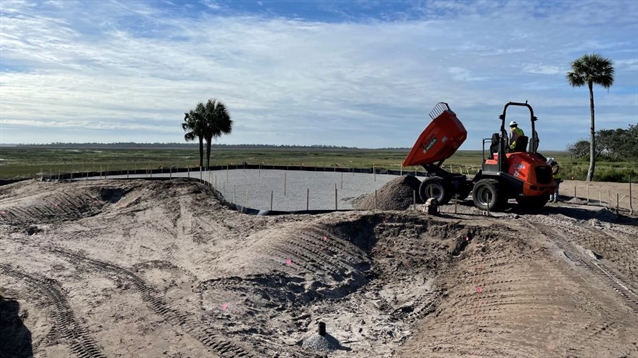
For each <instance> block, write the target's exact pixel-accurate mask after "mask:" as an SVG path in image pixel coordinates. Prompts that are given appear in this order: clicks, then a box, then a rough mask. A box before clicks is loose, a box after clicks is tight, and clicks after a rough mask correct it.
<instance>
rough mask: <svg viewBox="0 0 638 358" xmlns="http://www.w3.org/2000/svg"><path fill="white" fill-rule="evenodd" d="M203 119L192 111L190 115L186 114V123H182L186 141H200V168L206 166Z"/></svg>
mask: <svg viewBox="0 0 638 358" xmlns="http://www.w3.org/2000/svg"><path fill="white" fill-rule="evenodd" d="M202 124H203V123H202V117H201V116H200V115H199V113H197V112H195V111H193V110H190V111H189V112H188V113H184V123H182V129H183V130H184V131H186V134H184V140H186V141H187V142H190V141H192V140H195V138H198V139H199V167H200V168H201V167H203V166H204V132H203V130H202V129H203V127H202Z"/></svg>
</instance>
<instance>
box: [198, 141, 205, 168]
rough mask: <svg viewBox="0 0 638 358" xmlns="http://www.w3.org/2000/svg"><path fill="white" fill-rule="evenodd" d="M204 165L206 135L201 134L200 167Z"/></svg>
mask: <svg viewBox="0 0 638 358" xmlns="http://www.w3.org/2000/svg"><path fill="white" fill-rule="evenodd" d="M203 166H204V137H203V136H201V135H200V136H199V167H200V168H201V167H203Z"/></svg>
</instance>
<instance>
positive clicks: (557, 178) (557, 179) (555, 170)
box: [547, 157, 563, 203]
mask: <svg viewBox="0 0 638 358" xmlns="http://www.w3.org/2000/svg"><path fill="white" fill-rule="evenodd" d="M547 164H549V165H550V166H551V167H552V175H553V176H554V183H556V189H555V190H554V194H551V195H550V196H549V201H550V202H554V203H557V202H558V187H559V186H560V183H562V182H563V179H561V177H562V174H561V173H560V165H558V162H557V161H556V160H555V159H554V158H551V157H550V158H547Z"/></svg>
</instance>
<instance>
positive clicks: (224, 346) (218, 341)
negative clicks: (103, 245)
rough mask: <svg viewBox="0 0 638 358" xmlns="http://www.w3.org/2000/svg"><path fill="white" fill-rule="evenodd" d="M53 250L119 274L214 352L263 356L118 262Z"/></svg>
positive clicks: (227, 357) (229, 357) (237, 357)
mask: <svg viewBox="0 0 638 358" xmlns="http://www.w3.org/2000/svg"><path fill="white" fill-rule="evenodd" d="M50 251H51V252H53V253H56V254H58V255H61V256H64V257H66V258H67V259H68V260H69V261H70V262H72V263H73V264H75V265H81V264H87V265H89V266H91V267H93V268H94V269H95V270H97V271H100V272H104V273H109V274H115V275H117V276H118V277H119V278H121V279H124V280H126V281H129V282H130V283H131V284H132V285H133V287H134V288H135V290H137V291H138V292H139V293H140V294H141V296H142V300H143V301H144V302H146V304H147V305H148V306H149V307H150V308H151V309H152V310H153V312H155V313H156V314H158V315H160V316H162V317H164V318H165V319H166V320H167V321H168V322H169V323H170V324H172V325H173V326H176V327H181V328H182V329H183V330H184V331H185V332H186V333H188V334H189V335H191V336H192V337H193V338H195V339H197V340H198V341H199V342H200V343H202V344H203V345H204V346H205V347H206V348H207V349H208V350H209V351H210V352H212V353H214V354H217V355H218V356H220V357H223V358H250V357H254V358H257V357H261V354H260V353H259V352H256V351H253V350H251V349H249V348H246V347H244V346H243V345H242V346H241V347H240V346H239V345H237V344H236V343H233V342H231V341H229V339H228V337H223V336H221V335H219V334H217V332H216V330H215V329H213V328H212V327H207V326H203V325H202V323H201V322H198V321H196V320H195V319H194V318H192V317H190V316H188V315H187V314H185V313H182V312H179V311H177V310H174V309H172V308H170V307H169V305H168V304H167V303H166V302H165V301H164V299H163V298H161V297H160V295H159V293H158V292H157V291H156V290H155V289H153V288H152V287H151V286H150V285H149V284H147V283H146V281H144V280H143V279H142V278H141V277H139V276H137V275H135V274H134V273H133V272H131V271H129V270H127V269H125V268H123V267H120V266H116V265H114V264H110V263H107V262H103V261H99V260H95V259H91V258H88V257H86V256H83V255H81V254H78V253H74V252H70V251H67V250H63V249H60V248H52V249H51V250H50Z"/></svg>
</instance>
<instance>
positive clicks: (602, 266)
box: [0, 179, 638, 358]
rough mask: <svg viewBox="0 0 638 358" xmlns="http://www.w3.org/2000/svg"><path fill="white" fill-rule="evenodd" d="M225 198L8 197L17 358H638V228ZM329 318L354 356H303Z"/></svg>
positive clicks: (173, 186) (10, 298) (6, 237)
mask: <svg viewBox="0 0 638 358" xmlns="http://www.w3.org/2000/svg"><path fill="white" fill-rule="evenodd" d="M211 194H212V192H211V189H209V188H206V187H204V186H203V185H201V184H197V183H193V182H190V181H188V180H186V179H175V180H172V181H144V180H132V181H108V180H107V181H91V182H83V183H79V182H78V183H43V182H35V181H25V182H20V183H15V184H10V185H5V186H0V296H2V299H1V300H0V301H1V302H0V309H1V310H2V312H0V314H1V317H2V319H3V322H5V321H4V320H5V317H7V318H6V322H9V324H7V325H4V326H3V328H2V329H0V333H1V334H3V338H4V337H12V338H11V340H10V341H9V343H6V342H7V341H5V342H3V343H4V344H5V345H4V346H3V352H2V353H0V356H14V355H15V356H24V355H26V354H28V353H30V352H31V351H32V352H33V354H34V355H35V356H37V357H62V356H64V357H66V356H74V355H75V356H86V357H103V356H105V357H117V356H122V357H133V356H139V357H164V356H166V357H187V356H190V357H202V356H207V357H209V356H210V357H314V356H317V357H319V356H326V355H327V356H329V357H366V358H367V357H422V356H427V357H458V356H470V355H471V356H484V357H493V356H517V357H518V356H520V357H567V356H578V357H623V356H624V357H636V356H638V297H637V294H638V240H636V237H638V220H637V219H636V218H635V217H629V216H628V215H627V214H626V213H625V215H621V216H616V215H615V213H613V212H611V211H608V210H606V209H604V208H602V207H598V206H591V205H589V206H587V205H580V204H571V203H559V204H552V205H549V206H548V207H547V208H546V209H545V210H544V211H543V212H541V213H535V214H527V213H523V212H518V211H517V209H516V206H513V207H512V209H510V210H509V211H507V212H505V213H498V214H496V213H493V216H491V217H487V216H484V215H482V213H480V212H479V211H477V210H475V209H474V208H473V207H472V206H471V205H469V204H467V203H465V204H463V203H462V204H459V205H458V208H457V214H454V213H453V212H452V208H453V206H451V205H447V206H445V207H444V208H446V209H445V210H442V213H441V215H439V216H426V215H424V214H423V213H421V212H419V211H412V210H405V211H382V210H378V211H351V212H336V213H329V214H322V215H314V216H313V215H282V216H248V215H243V214H239V213H237V212H235V211H232V210H230V209H228V208H227V207H225V206H224V205H222V204H220V203H219V202H218V201H217V200H216V199H215V198H214V196H213V195H211ZM594 253H595V254H594ZM319 321H321V322H325V323H326V327H327V333H328V334H329V335H330V337H332V338H334V341H332V342H338V343H339V345H340V346H339V348H338V349H331V348H334V346H330V347H329V349H328V350H327V351H317V350H315V349H310V348H308V349H307V348H304V347H303V343H304V341H307V342H311V341H313V340H317V342H315V343H317V344H319V343H321V342H318V340H320V339H318V338H312V337H316V332H317V322H319ZM25 329H26V331H28V332H25ZM26 333H28V334H26ZM324 343H325V342H324ZM3 354H4V355H3Z"/></svg>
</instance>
